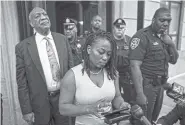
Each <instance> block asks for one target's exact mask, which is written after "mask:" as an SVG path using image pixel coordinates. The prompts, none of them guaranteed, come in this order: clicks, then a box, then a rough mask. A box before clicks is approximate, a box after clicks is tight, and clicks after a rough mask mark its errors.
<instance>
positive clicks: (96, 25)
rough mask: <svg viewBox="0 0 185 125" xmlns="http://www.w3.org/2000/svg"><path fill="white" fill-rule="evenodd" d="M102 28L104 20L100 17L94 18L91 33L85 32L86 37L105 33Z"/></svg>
mask: <svg viewBox="0 0 185 125" xmlns="http://www.w3.org/2000/svg"><path fill="white" fill-rule="evenodd" d="M101 26H102V18H101V16H99V15H95V16H93V18H92V20H91V29H90V30H89V31H85V32H84V36H85V37H87V36H88V35H89V34H90V33H96V32H101V31H103V30H102V29H101Z"/></svg>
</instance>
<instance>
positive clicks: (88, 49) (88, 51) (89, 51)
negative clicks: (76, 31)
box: [87, 45, 91, 54]
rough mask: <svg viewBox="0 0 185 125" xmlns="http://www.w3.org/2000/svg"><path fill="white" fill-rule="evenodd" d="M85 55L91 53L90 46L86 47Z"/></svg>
mask: <svg viewBox="0 0 185 125" xmlns="http://www.w3.org/2000/svg"><path fill="white" fill-rule="evenodd" d="M87 53H88V54H90V53H91V46H90V45H88V46H87Z"/></svg>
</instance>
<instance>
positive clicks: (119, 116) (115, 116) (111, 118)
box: [102, 108, 131, 125]
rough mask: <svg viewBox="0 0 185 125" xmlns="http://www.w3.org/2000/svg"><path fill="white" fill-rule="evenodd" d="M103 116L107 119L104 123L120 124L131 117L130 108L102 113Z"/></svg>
mask: <svg viewBox="0 0 185 125" xmlns="http://www.w3.org/2000/svg"><path fill="white" fill-rule="evenodd" d="M102 115H103V116H104V117H105V119H104V122H105V123H107V124H109V125H110V124H114V123H118V122H119V121H122V120H128V119H130V116H131V114H130V109H129V108H123V109H119V110H114V111H112V112H108V113H102Z"/></svg>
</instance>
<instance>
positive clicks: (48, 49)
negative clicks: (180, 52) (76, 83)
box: [15, 7, 73, 125]
mask: <svg viewBox="0 0 185 125" xmlns="http://www.w3.org/2000/svg"><path fill="white" fill-rule="evenodd" d="M29 20H30V25H31V26H32V27H33V29H34V30H35V34H34V36H31V37H29V38H27V39H25V40H23V41H22V42H20V43H18V44H17V45H16V48H15V53H16V77H17V84H18V97H19V102H20V107H21V110H22V114H23V119H24V120H25V121H27V122H28V124H30V125H32V124H33V125H50V124H51V123H54V124H55V125H64V124H66V123H67V124H68V118H66V117H64V116H62V115H60V114H59V110H58V101H59V93H60V90H59V88H60V80H61V79H62V77H63V76H64V74H65V73H66V72H67V71H68V69H70V68H71V67H72V66H73V61H72V53H71V49H70V46H69V43H68V42H67V39H66V37H65V36H64V35H62V34H59V33H54V32H51V31H50V26H51V24H50V19H49V17H48V15H47V13H46V11H45V10H43V9H42V8H38V7H36V8H34V9H33V10H32V11H31V12H30V14H29Z"/></svg>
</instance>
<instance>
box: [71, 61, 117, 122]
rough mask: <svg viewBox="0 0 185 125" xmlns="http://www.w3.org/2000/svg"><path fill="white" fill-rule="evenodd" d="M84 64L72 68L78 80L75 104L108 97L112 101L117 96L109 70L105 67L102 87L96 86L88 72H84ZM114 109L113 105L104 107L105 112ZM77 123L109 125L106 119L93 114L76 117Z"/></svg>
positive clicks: (92, 101)
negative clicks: (105, 121)
mask: <svg viewBox="0 0 185 125" xmlns="http://www.w3.org/2000/svg"><path fill="white" fill-rule="evenodd" d="M82 68H83V67H82V64H79V65H77V66H75V67H73V68H72V71H73V72H74V75H75V82H76V94H75V104H76V105H80V104H83V105H84V104H93V103H96V102H97V101H99V100H100V99H104V98H106V100H107V101H110V103H111V101H112V100H113V99H114V96H115V86H114V80H109V79H108V76H107V71H106V70H105V69H104V70H103V72H104V83H103V85H102V87H98V86H96V85H95V84H94V83H93V82H92V81H91V79H90V78H89V76H88V74H87V73H86V72H85V71H84V74H82ZM110 110H112V107H111V106H109V107H106V108H104V112H108V111H110ZM75 125H107V124H106V123H104V120H103V119H101V118H98V117H96V116H95V115H93V114H87V115H81V116H77V117H76V121H75Z"/></svg>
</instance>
